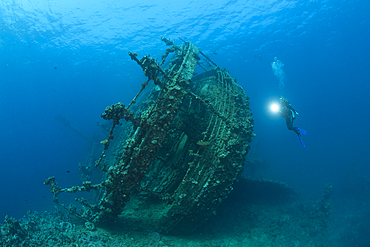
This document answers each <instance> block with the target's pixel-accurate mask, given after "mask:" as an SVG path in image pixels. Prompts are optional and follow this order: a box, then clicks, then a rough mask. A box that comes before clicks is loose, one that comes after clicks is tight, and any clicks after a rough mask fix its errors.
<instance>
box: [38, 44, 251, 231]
mask: <svg viewBox="0 0 370 247" xmlns="http://www.w3.org/2000/svg"><path fill="white" fill-rule="evenodd" d="M162 40H163V41H164V42H165V43H166V44H167V45H168V46H170V47H169V48H167V50H166V53H165V54H164V55H163V56H162V61H161V63H158V62H157V61H156V60H155V59H153V58H151V57H149V56H144V57H143V58H142V59H140V60H139V59H138V58H137V54H136V53H131V52H129V55H130V57H131V59H132V60H134V61H136V62H137V64H138V65H139V66H141V67H142V69H143V71H144V75H145V76H147V77H148V81H146V82H144V83H142V88H141V90H140V91H139V93H138V94H137V96H136V97H135V98H134V99H133V100H132V101H131V103H130V104H129V105H128V107H126V106H125V105H123V104H122V103H117V104H115V105H112V106H109V107H107V108H106V109H105V112H104V113H103V114H102V117H103V118H104V119H106V120H113V127H112V129H111V132H110V135H109V137H108V138H107V139H106V140H104V141H102V144H103V145H104V151H103V153H102V155H101V157H100V159H99V160H98V161H97V162H96V166H97V167H100V168H101V169H102V170H103V171H104V172H106V176H105V178H104V179H103V181H102V182H101V183H99V184H96V185H92V184H91V182H89V181H87V182H84V183H83V186H74V187H72V188H68V189H61V188H60V187H59V186H58V185H57V184H56V183H55V178H54V177H51V178H49V179H48V180H46V181H45V184H48V185H50V186H51V190H52V192H53V193H54V201H55V202H56V203H58V204H59V205H61V206H63V207H65V208H66V209H68V210H69V211H70V212H72V213H74V214H75V215H77V216H78V217H80V218H82V219H84V220H86V221H90V222H96V223H104V222H110V221H112V220H117V219H119V218H120V217H125V216H127V215H128V214H126V212H125V208H126V206H127V204H130V203H131V206H130V207H131V208H135V207H134V206H133V204H134V203H132V202H140V203H139V204H145V205H146V206H145V207H146V209H145V211H146V212H148V211H152V213H151V215H152V216H148V215H147V216H148V218H152V220H151V225H152V226H153V227H154V228H155V229H156V230H157V231H161V232H171V233H176V232H190V231H192V230H194V229H196V227H198V226H199V225H201V224H202V223H203V222H205V221H206V220H207V219H208V218H209V217H210V216H211V215H212V214H214V213H215V210H216V209H217V207H218V206H219V205H220V203H221V202H222V201H223V200H225V198H226V197H227V195H228V194H229V192H230V191H231V190H232V185H233V183H234V182H235V181H236V180H237V178H238V176H239V175H240V173H241V171H242V166H243V162H244V157H245V155H246V154H247V152H248V150H249V143H250V142H251V140H252V137H253V136H254V133H253V119H252V114H251V112H250V106H249V102H248V97H247V96H246V94H245V92H244V91H243V89H242V88H241V87H240V86H239V85H238V84H237V83H236V79H235V78H233V77H231V76H230V74H229V72H228V71H227V70H226V69H224V68H220V67H218V66H213V67H212V68H211V69H209V70H208V71H205V72H203V73H201V74H199V75H197V76H193V74H194V71H195V69H196V67H197V65H199V61H200V60H201V57H200V55H203V56H204V57H205V59H207V60H209V61H210V59H209V58H208V57H207V56H206V55H205V54H203V53H202V52H200V51H199V50H198V48H197V47H196V46H195V45H194V44H192V43H190V42H184V44H183V45H182V46H181V47H178V46H176V45H175V44H174V43H173V42H171V41H169V40H167V39H166V38H162ZM170 53H174V55H173V57H172V59H171V60H170V62H168V63H167V64H165V63H164V61H165V60H166V58H167V56H168V55H169V54H170ZM212 63H213V62H212ZM202 68H203V69H204V66H202ZM151 80H152V81H153V82H154V85H149V86H148V84H149V82H150V81H151ZM144 90H145V91H146V96H145V101H144V100H141V101H140V94H141V93H142V92H144ZM135 103H136V106H137V110H136V111H134V110H130V109H129V108H130V106H131V105H133V104H135ZM123 119H124V120H126V121H127V123H126V128H125V130H126V132H125V134H121V135H118V134H115V136H116V137H117V136H119V138H118V140H117V138H115V143H113V144H111V142H112V140H113V134H114V131H119V130H117V129H116V130H114V129H115V127H116V126H117V125H120V121H122V120H123ZM121 131H122V130H121ZM122 132H123V131H122ZM108 149H113V150H115V151H113V152H110V153H109V152H108V151H107V150H108ZM92 189H95V190H99V191H101V193H100V196H99V198H97V202H96V203H95V204H92V203H88V202H87V201H86V200H84V199H78V201H79V202H80V203H82V204H83V209H82V210H81V211H78V210H76V208H75V207H74V206H70V207H66V206H64V205H63V204H61V203H60V202H59V201H58V198H57V195H58V194H60V193H61V192H77V191H90V190H92ZM153 200H154V201H155V202H154V201H153ZM144 202H145V203H144ZM139 208H140V207H136V208H135V211H136V214H137V215H138V217H140V210H139ZM153 214H155V216H153ZM143 216H144V213H143Z"/></svg>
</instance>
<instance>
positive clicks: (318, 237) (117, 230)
mask: <svg viewBox="0 0 370 247" xmlns="http://www.w3.org/2000/svg"><path fill="white" fill-rule="evenodd" d="M243 198H245V197H241V196H240V195H239V196H238V195H236V194H234V195H230V197H229V198H228V200H226V201H225V202H224V203H223V204H222V205H221V206H220V208H219V210H218V212H217V215H215V216H214V217H212V218H210V219H209V220H208V221H207V222H206V223H205V224H204V225H202V226H201V227H199V229H197V230H196V231H195V232H193V233H191V234H187V235H183V236H171V235H165V234H161V233H158V232H155V231H152V230H145V228H141V227H133V225H132V224H125V219H120V220H119V222H118V223H117V224H116V225H115V226H110V227H108V228H104V229H103V228H95V229H92V230H91V229H90V230H89V229H87V227H86V226H85V223H84V222H82V221H81V220H79V219H77V218H75V217H73V216H70V215H68V213H66V212H64V211H62V210H59V209H58V210H56V211H55V212H44V213H38V212H28V213H27V215H26V216H25V217H23V218H21V219H14V218H10V217H6V219H5V221H4V223H3V224H2V225H0V228H1V233H0V246H2V247H8V246H14V247H15V246H17V247H20V246H27V247H33V246H71V247H72V246H73V247H77V246H78V247H108V246H115V247H134V246H155V247H165V246H167V247H170V246H194V247H195V246H199V247H227V246H253V247H254V246H274V247H279V246H285V247H298V246H302V247H303V246H305V247H310V246H315V247H321V246H322V247H324V246H330V247H331V246H338V247H339V246H370V245H368V244H369V243H370V240H369V239H370V237H366V234H368V233H369V225H370V223H368V222H369V221H368V220H364V217H367V216H370V214H369V210H368V209H367V207H366V205H362V207H361V208H362V209H361V210H357V211H354V210H353V209H354V207H355V206H356V205H357V204H355V203H351V202H348V201H346V203H341V202H340V201H335V202H334V203H331V205H329V209H330V210H331V209H332V211H330V212H326V211H325V210H326V209H327V208H325V210H324V209H323V208H320V205H322V199H320V197H318V199H317V200H312V201H310V202H309V201H305V202H303V201H301V200H299V199H296V200H292V201H289V202H283V203H276V202H274V203H266V201H264V200H262V201H261V200H259V201H258V200H257V201H256V200H254V201H250V200H245V199H243ZM357 206H358V205H357ZM323 210H324V211H323ZM351 224H352V225H351ZM367 236H369V235H367ZM368 241H369V242H368Z"/></svg>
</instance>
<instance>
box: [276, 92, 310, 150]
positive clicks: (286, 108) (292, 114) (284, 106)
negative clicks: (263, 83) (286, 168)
mask: <svg viewBox="0 0 370 247" xmlns="http://www.w3.org/2000/svg"><path fill="white" fill-rule="evenodd" d="M279 113H280V116H282V117H283V118H285V121H286V126H287V127H288V130H293V131H294V132H295V133H296V134H297V135H298V138H299V141H300V142H301V144H302V146H303V147H304V148H305V147H306V146H305V145H304V143H303V141H302V135H305V134H307V131H305V130H303V129H300V128H298V127H294V126H293V121H294V120H295V119H296V116H297V115H299V114H298V112H297V111H296V110H294V109H293V107H292V105H291V104H290V102H289V101H288V100H287V99H285V98H284V97H280V112H279Z"/></svg>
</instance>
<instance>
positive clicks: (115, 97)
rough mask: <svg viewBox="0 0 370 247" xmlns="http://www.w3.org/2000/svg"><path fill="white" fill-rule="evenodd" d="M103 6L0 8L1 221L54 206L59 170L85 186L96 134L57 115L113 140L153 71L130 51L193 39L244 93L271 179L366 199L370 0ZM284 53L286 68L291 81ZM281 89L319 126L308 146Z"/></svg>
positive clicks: (35, 0)
mask: <svg viewBox="0 0 370 247" xmlns="http://www.w3.org/2000/svg"><path fill="white" fill-rule="evenodd" d="M68 2H69V1H68ZM94 2H97V3H91V1H73V2H69V3H67V2H66V3H64V1H51V0H50V1H42V0H31V1H2V2H1V3H0V115H1V121H0V129H1V139H2V140H1V147H0V158H1V163H0V164H1V165H0V198H1V200H0V219H1V218H3V217H4V216H5V215H10V216H14V217H22V216H23V215H24V214H25V213H26V211H27V210H37V211H43V210H52V209H53V207H54V204H53V202H52V194H51V193H50V191H49V190H48V187H47V186H44V185H43V181H44V180H45V179H46V178H48V177H49V176H52V175H54V176H56V177H57V181H58V182H59V184H60V185H61V186H62V187H65V186H71V185H76V184H79V173H78V163H79V162H84V161H85V159H86V156H87V155H88V153H89V151H90V150H89V146H88V143H87V142H86V141H85V140H83V139H82V138H81V137H80V136H78V135H76V133H74V132H73V131H71V130H70V129H69V128H67V127H65V126H63V125H62V124H61V123H59V122H58V121H56V120H55V119H54V117H55V116H57V115H62V116H65V117H66V118H68V120H69V121H70V122H71V123H72V124H73V125H74V126H76V128H77V129H79V130H81V132H83V133H84V134H85V135H87V136H92V135H93V133H94V132H97V133H98V135H99V136H100V137H101V139H104V138H106V137H105V136H104V134H103V133H102V132H101V131H100V129H99V128H98V127H97V126H96V122H97V121H99V122H103V120H102V119H100V114H101V113H102V112H103V111H104V108H105V107H106V106H108V105H110V104H114V103H117V102H119V101H120V102H123V103H126V104H127V103H129V101H130V100H131V99H132V98H133V96H134V95H135V94H136V92H137V91H138V90H139V89H140V84H141V83H142V82H144V80H145V77H144V76H143V74H142V71H141V69H140V67H139V66H137V65H136V63H135V62H133V61H131V60H130V58H129V56H128V55H127V52H128V51H132V52H137V53H138V54H139V57H142V56H144V55H148V54H150V55H151V56H152V57H160V56H161V55H162V54H163V52H164V50H165V48H166V46H165V45H164V43H163V42H161V37H162V36H166V37H167V38H170V39H173V40H175V41H176V42H177V44H181V41H180V40H179V39H178V37H181V38H183V39H186V40H187V41H191V42H193V43H194V44H195V45H197V46H198V47H199V48H200V49H201V50H202V51H203V52H205V53H207V54H209V56H210V57H211V58H212V60H214V61H215V62H216V63H217V64H218V65H219V66H222V67H226V68H227V69H228V70H229V71H230V73H231V75H232V76H235V77H236V78H237V82H238V83H239V84H240V85H241V86H242V87H243V88H244V89H245V91H246V93H247V94H248V96H249V97H250V103H251V108H252V111H253V116H254V119H255V125H254V127H255V133H256V135H257V136H256V137H255V139H254V141H253V142H254V143H256V140H258V143H259V153H258V154H259V156H260V157H261V158H263V159H264V160H266V161H268V163H269V168H268V170H266V171H264V174H263V175H264V177H266V178H270V179H276V180H280V181H284V182H286V183H288V184H289V185H290V186H291V187H293V188H294V189H296V190H297V191H299V192H301V193H302V194H303V195H310V194H314V193H317V192H318V191H319V190H320V189H322V188H323V186H324V185H325V184H326V183H332V184H333V186H334V188H335V194H334V195H333V196H334V197H336V198H339V199H340V198H346V196H349V194H350V195H351V196H352V198H357V199H358V200H359V201H361V200H363V198H362V197H361V195H363V193H364V190H367V192H368V190H369V189H368V187H367V188H366V186H368V185H369V184H370V182H369V180H370V177H369V173H370V168H369V164H370V152H369V151H368V150H369V148H370V131H369V127H368V122H369V120H370V115H369V112H370V100H369V92H370V73H369V57H370V48H369V44H370V32H369V26H370V17H369V13H370V2H369V1H365V0H358V1H355V0H352V1H339V0H326V1H325V0H322V1H321V0H305V1H303V0H302V1H284V0H266V1H260V0H253V1H238V0H234V1H232V0H231V1H211V0H201V1H200V0H199V1H191V2H190V1H189V2H188V1H183V2H184V3H177V2H174V1H164V0H163V1H156V0H153V1H148V0H143V1H118V0H112V1H94ZM98 2H99V3H98ZM275 57H277V59H278V60H279V61H281V62H282V63H283V64H284V66H283V67H282V70H283V72H284V75H285V76H284V79H283V83H284V87H283V88H282V87H281V86H280V87H279V84H281V81H280V80H279V78H277V77H275V75H274V71H273V69H272V67H271V63H272V62H274V58H275ZM280 96H284V97H285V98H287V99H288V100H289V101H290V102H291V104H292V106H293V107H294V108H295V109H296V110H297V111H298V112H299V116H298V117H297V119H296V120H295V122H294V124H295V126H298V127H299V128H302V129H304V130H307V132H308V133H307V135H305V136H303V141H304V143H305V145H306V148H303V147H302V145H301V144H300V142H299V139H298V138H297V135H296V134H295V133H294V132H292V131H289V130H288V129H287V128H286V124H285V120H284V119H282V118H281V117H279V116H278V115H274V114H272V113H271V112H270V111H269V104H270V103H271V102H272V101H274V100H278V98H279V97H280ZM253 145H254V144H253V143H252V149H253ZM67 171H70V172H67ZM354 181H357V182H354ZM356 186H357V187H356ZM360 199H361V200H360ZM361 203H369V201H361Z"/></svg>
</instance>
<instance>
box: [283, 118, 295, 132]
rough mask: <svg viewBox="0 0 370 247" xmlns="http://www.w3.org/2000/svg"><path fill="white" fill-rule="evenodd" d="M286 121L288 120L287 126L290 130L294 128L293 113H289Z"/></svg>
mask: <svg viewBox="0 0 370 247" xmlns="http://www.w3.org/2000/svg"><path fill="white" fill-rule="evenodd" d="M285 121H286V127H288V130H294V127H293V116H292V114H289V115H288V116H286V118H285Z"/></svg>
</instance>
